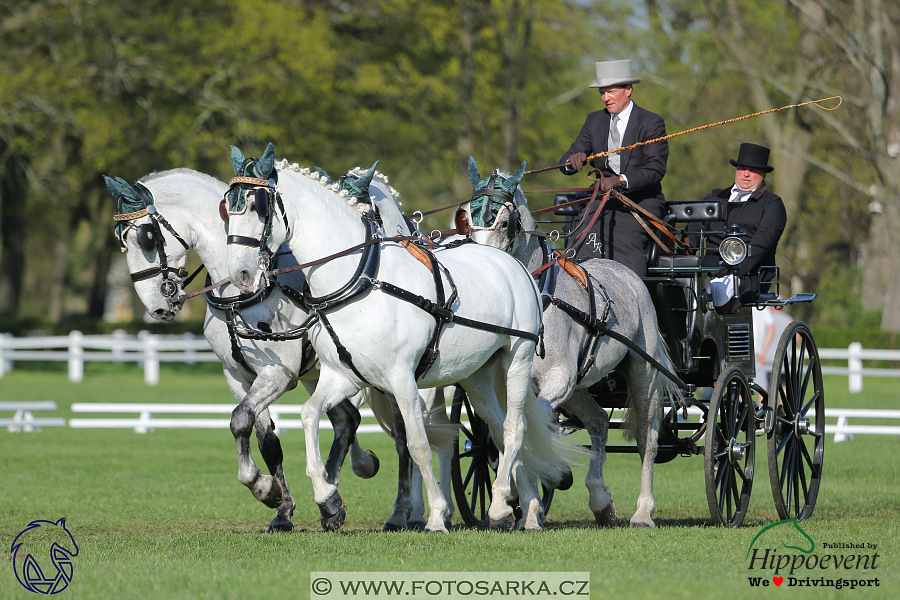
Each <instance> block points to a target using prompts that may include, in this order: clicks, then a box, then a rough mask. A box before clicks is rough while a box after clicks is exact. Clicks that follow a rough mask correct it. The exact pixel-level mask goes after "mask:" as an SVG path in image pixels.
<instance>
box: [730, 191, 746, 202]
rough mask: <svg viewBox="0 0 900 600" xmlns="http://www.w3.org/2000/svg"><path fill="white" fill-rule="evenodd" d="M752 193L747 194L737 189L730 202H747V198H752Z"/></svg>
mask: <svg viewBox="0 0 900 600" xmlns="http://www.w3.org/2000/svg"><path fill="white" fill-rule="evenodd" d="M751 193H752V192H745V191H744V190H740V189H737V188H735V189H734V195H733V196H732V198H731V199H730V200H729V202H745V201H746V200H747V198H749V197H750V194H751Z"/></svg>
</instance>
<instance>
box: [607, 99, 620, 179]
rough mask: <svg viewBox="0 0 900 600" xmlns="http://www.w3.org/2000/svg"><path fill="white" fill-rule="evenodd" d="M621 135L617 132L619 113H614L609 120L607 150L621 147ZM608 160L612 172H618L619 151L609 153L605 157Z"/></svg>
mask: <svg viewBox="0 0 900 600" xmlns="http://www.w3.org/2000/svg"><path fill="white" fill-rule="evenodd" d="M621 142H622V136H621V135H620V134H619V115H618V114H614V115H613V116H612V119H610V121H609V142H608V143H609V147H608V148H607V150H615V149H616V148H619V147H621V145H622V144H621ZM607 160H609V168H610V169H612V170H613V171H614V172H616V173H619V166H620V164H621V157H620V156H619V153H618V152H616V153H615V154H610V155H609V156H608V157H607Z"/></svg>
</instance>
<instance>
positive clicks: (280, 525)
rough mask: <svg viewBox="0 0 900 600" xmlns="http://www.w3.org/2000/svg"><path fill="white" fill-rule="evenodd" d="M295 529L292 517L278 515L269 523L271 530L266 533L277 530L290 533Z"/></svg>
mask: <svg viewBox="0 0 900 600" xmlns="http://www.w3.org/2000/svg"><path fill="white" fill-rule="evenodd" d="M293 530H294V524H293V523H291V520H290V519H287V518H285V517H282V516H281V515H277V516H276V517H275V518H274V519H272V522H271V523H269V530H268V531H267V532H266V533H275V532H276V531H280V532H284V533H289V532H291V531H293Z"/></svg>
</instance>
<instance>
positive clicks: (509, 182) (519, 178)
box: [506, 160, 528, 190]
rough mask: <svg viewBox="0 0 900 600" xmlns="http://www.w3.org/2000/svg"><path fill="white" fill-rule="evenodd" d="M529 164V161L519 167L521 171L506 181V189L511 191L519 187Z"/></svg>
mask: <svg viewBox="0 0 900 600" xmlns="http://www.w3.org/2000/svg"><path fill="white" fill-rule="evenodd" d="M527 164H528V161H527V160H526V161H525V162H523V163H522V166H521V167H519V170H518V171H516V172H515V173H513V174H512V175H510V176H509V177H507V179H506V187H507V188H509V189H510V190H514V189H516V186H517V185H519V182H520V181H522V177H524V176H525V165H527Z"/></svg>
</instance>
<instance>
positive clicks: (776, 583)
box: [772, 577, 784, 585]
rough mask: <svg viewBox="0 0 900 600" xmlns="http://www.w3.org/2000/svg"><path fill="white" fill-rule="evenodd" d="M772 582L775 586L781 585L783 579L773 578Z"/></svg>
mask: <svg viewBox="0 0 900 600" xmlns="http://www.w3.org/2000/svg"><path fill="white" fill-rule="evenodd" d="M772 581H774V582H775V585H781V583H782V582H783V581H784V577H773V578H772Z"/></svg>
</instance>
